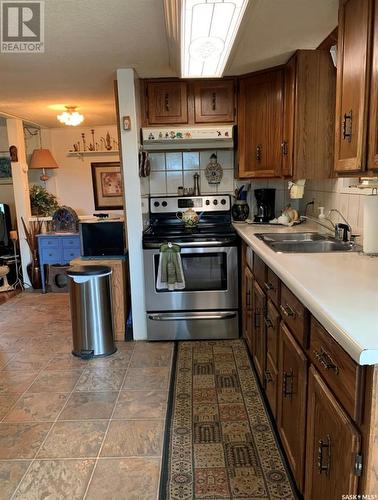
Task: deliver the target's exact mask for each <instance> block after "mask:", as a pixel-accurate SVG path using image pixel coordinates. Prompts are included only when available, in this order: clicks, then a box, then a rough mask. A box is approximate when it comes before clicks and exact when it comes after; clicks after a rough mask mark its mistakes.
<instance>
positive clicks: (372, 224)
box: [363, 195, 378, 254]
mask: <svg viewBox="0 0 378 500" xmlns="http://www.w3.org/2000/svg"><path fill="white" fill-rule="evenodd" d="M363 250H364V253H368V254H374V253H375V254H378V196H377V195H371V196H364V234H363Z"/></svg>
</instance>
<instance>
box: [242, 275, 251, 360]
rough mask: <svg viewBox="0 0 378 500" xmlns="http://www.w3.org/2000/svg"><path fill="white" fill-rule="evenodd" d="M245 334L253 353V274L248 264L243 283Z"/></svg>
mask: <svg viewBox="0 0 378 500" xmlns="http://www.w3.org/2000/svg"><path fill="white" fill-rule="evenodd" d="M243 288H244V291H243V336H244V338H245V340H246V343H247V346H248V349H249V352H250V353H251V354H252V352H253V346H252V338H253V337H252V335H253V331H252V330H253V327H252V320H253V311H252V296H253V275H252V272H251V270H250V269H249V267H248V266H245V267H244V285H243Z"/></svg>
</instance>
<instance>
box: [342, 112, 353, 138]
mask: <svg viewBox="0 0 378 500" xmlns="http://www.w3.org/2000/svg"><path fill="white" fill-rule="evenodd" d="M343 139H344V140H345V139H346V140H347V141H348V142H351V141H352V110H350V111H349V114H347V113H345V114H344V117H343Z"/></svg>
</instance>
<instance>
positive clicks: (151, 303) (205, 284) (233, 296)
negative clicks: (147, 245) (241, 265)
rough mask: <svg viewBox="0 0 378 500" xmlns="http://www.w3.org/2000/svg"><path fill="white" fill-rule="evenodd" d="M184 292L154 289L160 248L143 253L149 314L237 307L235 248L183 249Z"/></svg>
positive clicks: (236, 252) (146, 250) (236, 255)
mask: <svg viewBox="0 0 378 500" xmlns="http://www.w3.org/2000/svg"><path fill="white" fill-rule="evenodd" d="M180 255H181V261H182V267H183V271H184V277H185V288H184V289H183V290H174V291H168V290H157V288H156V280H157V273H158V266H159V258H160V252H159V249H145V250H144V273H145V274H144V278H145V287H146V288H145V290H146V308H147V311H148V312H152V311H196V310H197V311H198V310H200V311H205V310H212V311H214V310H215V311H216V310H220V309H223V310H226V309H237V308H238V249H237V247H236V246H235V247H207V248H204V247H199V248H182V249H181V253H180Z"/></svg>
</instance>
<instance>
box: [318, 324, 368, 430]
mask: <svg viewBox="0 0 378 500" xmlns="http://www.w3.org/2000/svg"><path fill="white" fill-rule="evenodd" d="M309 357H310V359H311V361H312V363H313V364H314V365H315V366H316V368H317V369H318V370H319V372H320V373H321V375H322V377H323V378H324V380H325V381H326V382H327V384H328V385H329V387H330V388H331V390H332V391H333V392H334V394H335V396H336V397H337V399H338V400H339V401H340V403H341V404H342V405H343V407H344V408H345V410H346V411H347V412H348V413H349V415H350V416H351V417H352V418H353V419H354V420H356V421H357V422H358V421H359V419H360V410H361V398H360V395H361V394H362V387H361V386H362V373H363V368H362V367H361V366H359V365H358V364H357V363H356V362H355V361H354V360H353V359H352V358H351V357H350V356H349V354H348V353H346V352H345V351H344V349H343V348H342V347H341V346H340V345H339V344H338V343H337V342H336V341H335V340H334V339H333V338H332V337H331V335H330V334H329V333H328V332H327V331H326V330H325V329H324V328H323V327H322V326H321V325H320V323H318V322H317V321H316V319H314V318H312V319H311V335H310V352H309Z"/></svg>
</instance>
